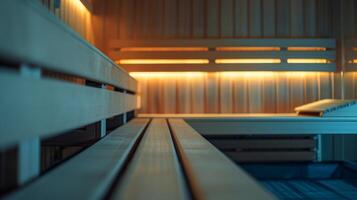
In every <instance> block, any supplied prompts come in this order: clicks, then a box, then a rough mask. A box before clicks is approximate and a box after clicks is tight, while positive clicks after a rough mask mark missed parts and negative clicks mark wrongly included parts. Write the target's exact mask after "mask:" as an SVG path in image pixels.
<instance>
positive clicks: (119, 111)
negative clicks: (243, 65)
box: [0, 0, 274, 200]
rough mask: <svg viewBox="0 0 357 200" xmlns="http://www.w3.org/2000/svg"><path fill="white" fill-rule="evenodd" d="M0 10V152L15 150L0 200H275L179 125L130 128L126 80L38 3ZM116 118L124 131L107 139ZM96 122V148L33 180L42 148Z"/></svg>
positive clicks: (131, 104)
mask: <svg viewBox="0 0 357 200" xmlns="http://www.w3.org/2000/svg"><path fill="white" fill-rule="evenodd" d="M2 3H3V4H2V6H1V7H0V13H1V15H2V16H6V17H1V18H0V24H1V25H4V26H6V29H4V30H3V31H1V32H0V65H1V66H0V84H1V87H0V93H1V94H4V95H3V96H2V97H1V98H0V110H1V112H2V113H1V114H2V116H1V120H0V131H1V134H0V152H1V153H2V151H6V150H8V149H11V148H15V149H16V151H15V153H16V156H15V158H14V159H15V160H16V162H15V163H16V164H15V165H14V166H10V165H9V166H8V168H11V169H13V170H18V172H17V173H16V176H14V178H18V180H16V181H17V185H18V187H17V188H16V190H14V191H12V192H10V193H8V194H7V195H6V196H4V199H76V200H77V199H118V198H119V199H143V198H145V199H192V198H194V199H236V198H239V197H241V198H242V199H251V198H254V199H264V200H266V199H273V198H274V197H273V196H272V195H271V194H270V193H268V192H266V191H265V190H264V189H262V188H261V187H260V186H259V185H258V184H257V183H256V182H255V181H254V180H253V179H252V178H250V177H249V176H248V175H247V174H246V173H245V172H244V171H242V170H241V169H240V168H239V167H237V166H236V165H235V164H234V163H233V162H231V161H230V160H229V159H227V158H226V157H225V156H224V155H223V154H222V153H220V152H219V151H218V150H217V149H215V147H213V146H212V145H210V144H209V143H208V142H207V141H206V140H205V139H204V138H203V137H201V136H200V135H199V134H198V133H197V132H196V131H194V130H193V129H192V128H191V127H190V126H189V125H187V124H186V123H185V122H184V121H182V120H170V122H168V121H167V119H165V118H162V119H152V120H151V121H150V119H144V118H136V119H133V120H132V121H129V122H128V120H127V119H126V116H127V115H128V114H129V113H132V112H135V110H136V109H137V106H136V96H135V95H136V81H135V80H134V79H133V78H132V77H130V76H129V75H128V73H126V72H125V71H124V70H123V69H121V68H120V67H119V66H117V65H116V64H115V63H113V62H112V61H111V60H110V59H109V58H108V57H106V56H105V55H103V54H102V53H101V52H99V51H98V50H97V49H96V48H94V47H93V46H92V45H90V44H88V43H87V42H85V41H84V40H83V39H81V38H80V37H78V35H77V34H76V33H74V32H73V31H72V30H70V29H69V28H68V27H66V26H65V25H64V24H63V23H61V22H60V21H59V20H58V19H56V18H55V16H52V15H50V14H49V13H48V12H47V11H46V10H45V9H44V8H42V7H41V6H40V4H39V3H38V2H37V1H30V0H26V1H25V0H5V1H4V2H2ZM29 19H31V20H29ZM10 23H11V24H10ZM24 33H26V34H24ZM116 116H122V117H123V122H122V124H124V125H122V126H120V127H119V128H117V129H115V130H114V131H112V132H111V133H109V129H108V128H107V122H108V120H111V119H112V118H113V117H116ZM93 123H95V124H98V123H99V128H100V131H99V132H100V135H99V137H98V138H96V139H98V141H97V142H96V143H94V144H93V145H92V146H90V147H88V148H86V149H84V150H83V151H81V152H80V153H78V154H77V155H75V156H73V157H71V158H69V159H68V160H66V161H64V162H62V163H61V164H59V165H58V166H56V167H54V168H52V169H51V170H48V171H46V172H45V173H43V172H41V173H40V167H39V164H40V155H41V143H42V142H43V141H44V140H46V139H48V138H53V137H54V136H60V135H62V134H67V133H68V131H71V130H75V129H78V128H81V127H84V126H89V125H91V124H93ZM81 134H83V133H81ZM84 135H85V134H84ZM69 138H70V137H69ZM52 142H53V141H52ZM60 142H61V143H65V141H62V140H61V141H60ZM5 164H8V163H5Z"/></svg>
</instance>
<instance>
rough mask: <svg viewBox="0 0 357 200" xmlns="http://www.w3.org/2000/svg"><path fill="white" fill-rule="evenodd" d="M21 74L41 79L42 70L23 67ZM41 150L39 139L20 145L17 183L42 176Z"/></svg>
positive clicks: (22, 142) (24, 141)
mask: <svg viewBox="0 0 357 200" xmlns="http://www.w3.org/2000/svg"><path fill="white" fill-rule="evenodd" d="M20 74H21V75H22V76H24V77H31V78H34V79H40V78H41V69H39V68H31V67H30V66H28V65H21V66H20ZM40 148H41V145H40V138H39V137H35V138H30V139H26V140H23V141H21V142H20V143H19V144H18V155H17V159H18V169H17V171H18V176H17V177H18V178H17V182H18V184H19V185H22V184H24V183H26V182H27V181H29V180H31V179H32V178H34V177H36V176H38V175H39V174H40V157H41V149H40Z"/></svg>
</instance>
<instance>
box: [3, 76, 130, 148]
mask: <svg viewBox="0 0 357 200" xmlns="http://www.w3.org/2000/svg"><path fill="white" fill-rule="evenodd" d="M0 85H2V87H0V93H1V94H4V95H2V97H1V98H0V110H1V114H2V115H3V116H2V117H1V121H0V130H1V134H0V147H3V146H4V145H11V144H15V143H16V142H18V141H20V140H25V139H29V138H32V137H36V136H40V137H49V136H51V135H55V134H58V133H61V132H64V131H67V130H70V129H73V128H78V127H81V126H84V125H87V124H90V123H93V122H96V121H99V120H102V119H106V118H109V117H112V116H115V115H118V114H121V113H124V112H128V111H132V110H135V109H136V97H135V96H134V95H131V94H124V93H119V92H114V91H109V90H106V89H100V88H93V87H87V86H81V85H76V84H71V83H66V82H62V81H57V80H50V79H35V78H28V77H23V76H20V75H19V74H17V73H14V72H8V71H5V70H1V71H0Z"/></svg>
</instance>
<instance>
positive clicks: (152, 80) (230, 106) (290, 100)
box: [132, 72, 334, 113]
mask: <svg viewBox="0 0 357 200" xmlns="http://www.w3.org/2000/svg"><path fill="white" fill-rule="evenodd" d="M132 75H133V76H134V77H135V78H137V80H138V81H139V83H140V84H139V96H140V101H141V109H140V112H141V113H260V112H263V113H276V112H279V113H284V112H292V111H293V108H294V107H296V106H298V105H301V104H304V103H307V102H312V101H315V100H318V99H322V98H332V97H334V87H333V82H334V75H333V74H332V73H311V72H217V73H203V72H193V73H192V72H191V73H187V74H186V73H151V74H147V73H132Z"/></svg>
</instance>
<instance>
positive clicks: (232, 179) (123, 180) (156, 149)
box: [5, 119, 274, 200]
mask: <svg viewBox="0 0 357 200" xmlns="http://www.w3.org/2000/svg"><path fill="white" fill-rule="evenodd" d="M147 123H148V120H147V119H134V120H133V121H131V122H129V123H128V124H127V125H124V126H123V127H121V128H118V129H117V130H115V131H114V132H113V133H111V134H110V135H108V136H107V137H105V138H104V139H102V140H101V141H100V142H98V143H96V144H95V145H93V146H92V147H90V148H89V149H88V150H85V151H84V152H82V153H81V154H79V155H78V156H76V157H74V158H72V159H71V160H69V161H68V162H66V163H65V164H63V165H61V166H59V167H58V168H56V169H54V170H53V171H50V172H49V173H48V174H46V175H44V176H43V177H40V178H39V179H38V180H36V181H34V182H33V183H31V184H29V185H28V186H26V187H24V188H23V189H20V190H18V191H16V192H14V193H13V194H10V195H9V196H7V197H6V198H5V199H28V198H33V199H102V198H104V197H107V198H108V197H109V198H110V199H191V198H193V199H237V198H240V199H264V200H267V199H274V197H273V196H272V195H271V194H270V193H269V192H267V191H265V190H264V189H262V188H261V187H260V186H259V185H258V184H257V183H256V182H255V181H254V179H253V178H251V177H250V176H249V175H248V174H247V173H246V172H244V171H243V170H242V169H241V168H239V167H238V166H237V165H236V164H234V163H233V162H232V161H230V160H229V159H228V158H227V157H226V156H224V155H223V154H222V153H221V152H219V151H218V150H217V149H216V148H215V147H214V146H213V145H211V144H210V143H209V142H208V141H207V140H205V139H204V138H203V137H202V136H201V135H200V134H199V133H197V132H196V131H195V130H194V129H193V128H192V127H191V126H189V125H188V124H187V123H186V122H185V121H183V120H182V119H170V120H168V121H167V120H166V119H153V120H152V121H151V123H150V124H149V125H148V127H147V129H146V131H145V132H144V129H145V127H146V125H147ZM142 134H143V136H142V139H141V140H140V139H139V138H140V136H141V135H142ZM138 140H140V142H139V143H138V144H137V145H135V144H136V143H137V141H138ZM134 151H135V152H134ZM130 152H132V153H130Z"/></svg>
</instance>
